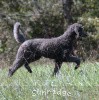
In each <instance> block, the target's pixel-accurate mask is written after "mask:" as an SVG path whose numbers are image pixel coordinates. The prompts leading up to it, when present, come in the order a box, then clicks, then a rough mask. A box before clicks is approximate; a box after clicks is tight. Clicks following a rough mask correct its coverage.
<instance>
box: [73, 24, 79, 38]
mask: <svg viewBox="0 0 99 100" xmlns="http://www.w3.org/2000/svg"><path fill="white" fill-rule="evenodd" d="M78 29H79V28H78V27H77V26H75V28H74V31H75V33H76V38H79V32H78Z"/></svg>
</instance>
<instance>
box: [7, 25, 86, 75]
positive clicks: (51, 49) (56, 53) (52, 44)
mask: <svg viewBox="0 0 99 100" xmlns="http://www.w3.org/2000/svg"><path fill="white" fill-rule="evenodd" d="M17 30H18V29H17ZM84 35H86V34H85V33H84V32H83V29H82V25H81V24H78V23H74V24H72V25H70V26H69V27H68V28H67V31H66V32H64V34H63V35H61V36H59V37H56V38H51V39H44V38H37V39H30V40H27V41H25V42H23V43H22V44H21V46H20V47H19V49H18V52H17V55H16V59H15V61H14V63H13V65H12V67H11V68H10V69H9V74H8V75H9V76H12V75H13V73H14V72H15V71H16V70H17V69H18V68H20V67H21V66H22V65H24V66H25V68H26V69H27V70H28V71H29V72H30V73H32V70H31V68H30V67H29V63H31V62H33V61H36V60H38V59H40V58H41V57H46V58H50V59H54V61H55V68H54V72H53V75H55V74H56V73H57V72H58V71H59V69H60V68H61V65H62V63H63V62H75V63H76V64H77V65H76V67H75V69H77V68H78V67H79V65H80V59H79V58H78V57H75V56H71V52H72V50H73V43H74V41H75V40H77V39H78V38H79V37H81V36H84Z"/></svg>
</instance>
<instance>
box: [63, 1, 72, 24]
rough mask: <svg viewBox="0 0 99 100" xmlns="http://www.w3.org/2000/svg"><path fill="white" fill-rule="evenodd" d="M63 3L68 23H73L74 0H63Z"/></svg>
mask: <svg viewBox="0 0 99 100" xmlns="http://www.w3.org/2000/svg"><path fill="white" fill-rule="evenodd" d="M62 3H63V12H64V17H65V19H66V21H67V24H68V25H69V24H72V22H73V18H72V15H71V8H72V5H73V0H62Z"/></svg>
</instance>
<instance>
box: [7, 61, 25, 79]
mask: <svg viewBox="0 0 99 100" xmlns="http://www.w3.org/2000/svg"><path fill="white" fill-rule="evenodd" d="M23 63H24V60H23V59H16V60H15V61H14V63H13V66H12V67H11V68H10V69H9V73H8V76H9V77H11V76H12V75H13V74H14V73H15V71H16V70H17V69H18V68H20V67H21V66H22V65H23Z"/></svg>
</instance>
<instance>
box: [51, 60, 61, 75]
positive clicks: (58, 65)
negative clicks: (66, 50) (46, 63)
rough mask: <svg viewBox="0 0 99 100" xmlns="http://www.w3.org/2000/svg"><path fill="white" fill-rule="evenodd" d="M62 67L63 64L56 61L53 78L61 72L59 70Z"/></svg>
mask: <svg viewBox="0 0 99 100" xmlns="http://www.w3.org/2000/svg"><path fill="white" fill-rule="evenodd" d="M61 65H62V62H60V61H55V68H54V72H53V76H54V75H56V73H58V72H59V69H60V68H61Z"/></svg>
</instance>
